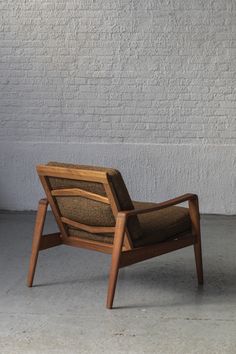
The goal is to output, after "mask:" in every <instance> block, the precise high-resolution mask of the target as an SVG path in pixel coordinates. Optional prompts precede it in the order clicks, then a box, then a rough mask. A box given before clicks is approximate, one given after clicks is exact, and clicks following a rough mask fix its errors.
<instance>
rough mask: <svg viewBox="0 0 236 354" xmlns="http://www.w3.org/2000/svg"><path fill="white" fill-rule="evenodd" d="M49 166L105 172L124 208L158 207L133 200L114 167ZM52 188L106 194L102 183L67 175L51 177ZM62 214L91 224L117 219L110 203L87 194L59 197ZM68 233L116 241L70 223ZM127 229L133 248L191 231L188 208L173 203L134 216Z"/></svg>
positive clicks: (110, 221) (104, 240)
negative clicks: (166, 206)
mask: <svg viewBox="0 0 236 354" xmlns="http://www.w3.org/2000/svg"><path fill="white" fill-rule="evenodd" d="M48 165H50V166H58V167H67V168H76V169H86V170H96V171H104V172H106V173H107V174H108V177H109V179H110V181H111V183H112V185H113V188H114V191H115V193H116V197H117V199H118V201H119V204H120V208H121V210H132V209H134V208H135V209H143V208H150V207H153V206H155V205H156V204H155V203H146V202H132V201H131V199H130V196H129V193H128V191H127V189H126V186H125V183H124V181H123V178H122V176H121V174H120V173H119V172H118V171H117V170H114V169H110V168H103V167H94V166H84V165H72V164H64V163H58V162H50V163H48ZM49 183H50V185H51V188H52V189H60V188H76V187H77V188H81V189H84V190H87V191H89V192H93V193H97V194H100V195H102V196H106V192H105V190H104V187H103V185H102V184H101V183H96V182H86V181H78V180H69V179H64V178H54V177H50V178H49ZM56 201H57V204H58V207H59V210H60V212H61V214H62V216H64V217H67V218H69V219H71V220H74V221H77V222H80V223H82V224H87V225H91V226H115V219H114V216H113V213H112V210H111V207H110V205H108V204H104V203H102V202H99V201H95V200H90V199H87V198H84V197H77V196H76V197H72V196H69V197H65V196H64V197H56ZM67 230H68V234H69V235H71V236H74V237H80V238H85V239H90V240H96V241H101V242H106V243H113V238H114V237H113V236H114V235H113V234H91V233H88V232H85V231H82V230H79V229H76V228H74V227H69V226H67ZM128 230H129V233H130V236H131V238H132V241H133V244H134V247H140V246H144V245H148V244H155V243H158V242H162V241H165V240H167V239H171V238H175V237H177V236H178V235H180V234H183V233H186V232H191V221H190V217H189V213H188V209H186V208H182V207H179V206H173V207H169V208H165V209H161V210H159V211H155V212H152V213H147V214H141V215H138V217H132V218H130V220H129V223H128Z"/></svg>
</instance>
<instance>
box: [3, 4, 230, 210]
mask: <svg viewBox="0 0 236 354" xmlns="http://www.w3.org/2000/svg"><path fill="white" fill-rule="evenodd" d="M235 58H236V2H235V1H234V0H213V1H207V0H198V1H197V0H182V1H181V0H145V1H143V0H79V1H77V0H67V1H65V0H63V1H60V0H40V1H39V0H24V1H22V0H4V1H0V127H1V129H0V141H2V143H3V144H4V142H5V143H6V144H7V143H9V142H11V141H16V142H18V146H19V149H20V148H21V147H23V146H24V144H26V143H28V144H29V145H27V146H28V147H30V146H31V145H30V143H33V144H36V143H38V144H40V143H44V144H45V145H44V146H45V154H44V159H45V160H47V159H50V153H49V154H48V155H46V151H47V150H48V151H50V149H48V145H47V144H49V143H53V142H55V143H57V142H58V143H66V142H71V143H78V144H81V143H84V144H88V143H108V144H111V145H112V144H114V143H130V144H131V145H132V144H134V143H139V144H150V146H151V144H155V145H159V144H161V145H165V146H167V149H168V148H169V149H170V151H173V149H175V146H176V145H178V146H179V145H181V144H187V148H189V149H190V147H191V146H195V145H198V146H199V154H202V150H201V149H200V147H201V146H202V145H207V146H213V145H216V146H217V149H218V148H219V151H221V150H220V147H221V146H222V147H223V146H224V145H229V146H232V150H230V151H232V164H233V163H234V161H235V160H234V156H235V155H234V153H235V147H236V119H235V118H236V113H235V112H236V110H235V109H236V85H235V84H236V59H235ZM3 146H4V145H3ZM5 146H8V145H5ZM109 146H110V145H109ZM2 151H3V150H2ZM189 151H190V150H189ZM200 151H201V152H200ZM205 152H206V151H205ZM29 153H30V148H29ZM12 154H14V153H13V152H12ZM171 154H172V153H170V158H169V160H168V161H167V162H166V163H167V164H169V167H170V170H171V169H172V164H173V163H174V161H172V159H171V156H173V155H171ZM199 156H200V155H199ZM65 158H68V156H66V155H63V154H62V155H61V158H60V159H61V160H63V159H65ZM148 158H149V159H150V163H151V164H152V156H149V157H148ZM201 158H202V156H201ZM75 159H76V158H75ZM82 159H83V160H85V161H84V162H86V161H87V159H86V155H83V157H82ZM190 159H191V157H190ZM3 160H4V161H5V159H4V157H3ZM36 160H37V161H38V160H40V156H38V158H37V159H36ZM76 160H77V161H78V162H79V160H80V159H79V158H78V159H76ZM88 160H89V159H88ZM31 162H32V161H31ZM98 162H99V159H98ZM108 162H110V163H113V160H109V159H108ZM216 162H217V161H216ZM4 164H5V165H6V162H4ZM5 165H4V166H5ZM113 165H114V163H113ZM8 168H9V171H11V166H8ZM157 168H158V166H157ZM127 169H128V167H127ZM180 170H181V169H180ZM23 172H24V170H22V173H23ZM154 172H155V173H156V171H154ZM159 173H161V172H159ZM202 173H203V174H204V171H202ZM214 173H216V171H214ZM228 173H230V171H228ZM231 173H232V170H231ZM198 174H199V172H198V171H196V183H198V179H197V176H198ZM225 178H227V176H225ZM225 181H226V180H225ZM206 184H208V185H210V184H211V179H210V176H208V180H207V183H206ZM3 185H4V182H3ZM215 187H216V188H217V186H215ZM19 188H20V187H19ZM21 188H22V186H21ZM204 188H205V189H204ZM204 188H203V189H201V186H199V193H200V194H201V193H202V194H203V193H204V191H205V190H206V189H207V188H208V187H206V186H205V187H204ZM177 189H178V188H177ZM217 201H218V199H217V198H216V203H217ZM4 202H5V201H3V207H4ZM221 202H222V201H221ZM206 203H207V202H206ZM15 205H19V204H18V201H17V202H16V203H15ZM22 205H23V203H22ZM13 206H14V202H13ZM13 206H12V208H13ZM203 209H204V208H203ZM204 210H206V211H208V212H231V213H234V212H235V213H236V210H235V209H234V207H233V206H231V207H230V208H229V209H227V202H226V200H225V201H224V202H223V205H222V204H221V206H219V207H215V208H214V207H210V206H209V205H207V204H206V205H205V209H204Z"/></svg>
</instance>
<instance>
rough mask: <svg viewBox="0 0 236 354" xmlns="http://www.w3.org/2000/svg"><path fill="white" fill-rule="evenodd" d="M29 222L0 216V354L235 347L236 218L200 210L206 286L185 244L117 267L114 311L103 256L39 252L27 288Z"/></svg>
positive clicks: (30, 216) (68, 250)
mask: <svg viewBox="0 0 236 354" xmlns="http://www.w3.org/2000/svg"><path fill="white" fill-rule="evenodd" d="M34 219H35V214H34V213H6V212H3V213H1V214H0V228H1V230H0V354H8V353H10V354H15V353H24V354H25V353H26V354H27V353H32V354H33V353H40V354H41V353H57V354H60V353H71V354H76V353H109V354H111V353H161V354H165V353H167V354H172V353H174V354H178V353H180V354H185V353H186V354H190V353H201V354H204V353H214V354H217V353H232V354H235V353H236V257H235V255H236V217H234V216H233V217H227V216H210V215H205V216H202V221H201V222H202V238H203V256H204V268H205V285H204V287H203V288H198V286H197V281H196V275H195V264H194V258H193V248H192V247H188V248H186V249H183V250H180V251H176V252H173V253H171V254H168V255H163V256H161V257H158V258H154V259H151V260H149V261H146V262H142V263H139V264H136V265H133V266H130V267H127V268H124V269H122V270H121V271H120V275H119V281H118V287H117V292H116V297H115V303H114V305H115V308H114V310H107V309H106V308H105V298H106V290H107V280H108V270H109V264H110V256H107V255H104V254H101V253H97V252H92V251H87V250H81V249H77V248H72V247H67V246H60V247H55V248H53V249H49V250H46V251H43V252H41V254H40V256H39V262H38V267H37V271H36V277H35V286H34V287H33V288H31V289H29V288H27V287H26V285H25V283H26V274H27V267H28V261H29V255H30V249H31V240H32V230H33V225H34ZM54 230H55V226H54V221H53V219H52V216H51V215H49V217H48V220H47V225H46V230H45V231H46V232H53V231H54Z"/></svg>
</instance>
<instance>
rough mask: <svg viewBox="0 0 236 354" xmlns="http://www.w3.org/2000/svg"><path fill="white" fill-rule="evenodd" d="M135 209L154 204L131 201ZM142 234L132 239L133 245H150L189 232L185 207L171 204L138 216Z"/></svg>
mask: <svg viewBox="0 0 236 354" xmlns="http://www.w3.org/2000/svg"><path fill="white" fill-rule="evenodd" d="M133 204H134V207H135V209H145V208H150V207H153V206H155V205H156V204H155V203H144V202H135V201H133ZM138 219H139V222H140V225H141V228H142V231H143V236H142V237H141V238H140V239H138V240H134V246H135V247H139V246H144V245H150V244H154V243H157V242H162V241H165V240H167V239H171V238H175V237H176V236H177V235H179V234H181V233H185V232H188V231H189V232H191V221H190V217H189V212H188V209H187V208H183V207H178V206H172V207H168V208H165V209H161V210H158V211H155V212H152V213H147V214H141V215H139V216H138Z"/></svg>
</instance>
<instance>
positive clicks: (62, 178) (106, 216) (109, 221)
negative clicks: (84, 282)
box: [28, 162, 203, 309]
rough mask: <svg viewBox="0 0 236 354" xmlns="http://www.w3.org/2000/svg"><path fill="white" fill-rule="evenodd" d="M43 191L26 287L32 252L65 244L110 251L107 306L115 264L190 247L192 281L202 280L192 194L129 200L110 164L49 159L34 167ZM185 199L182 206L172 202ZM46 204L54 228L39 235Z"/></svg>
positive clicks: (33, 261)
mask: <svg viewBox="0 0 236 354" xmlns="http://www.w3.org/2000/svg"><path fill="white" fill-rule="evenodd" d="M37 172H38V175H39V178H40V180H41V182H42V185H43V188H44V190H45V193H46V198H45V199H41V200H40V201H39V205H38V211H37V216H36V222H35V230H34V236H33V245H32V254H31V258H30V266H29V273H28V286H29V287H31V286H32V283H33V278H34V273H35V268H36V263H37V258H38V253H39V251H41V250H44V249H47V248H50V247H54V246H58V245H62V244H64V245H69V246H76V247H82V248H87V249H90V250H95V251H100V252H104V253H108V254H112V259H111V269H110V275H109V284H108V294H107V308H109V309H111V308H112V305H113V299H114V294H115V288H116V283H117V276H118V271H119V269H120V268H122V267H125V266H128V265H131V264H134V263H137V262H140V261H144V260H146V259H149V258H152V257H156V256H159V255H162V254H164V253H168V252H171V251H175V250H178V249H180V248H183V247H187V246H191V245H193V246H194V251H195V261H196V268H197V276H198V283H199V284H202V283H203V269H202V254H201V235H200V221H199V219H200V217H199V208H198V197H197V195H195V194H184V195H182V196H180V197H177V198H175V199H171V200H168V201H165V202H163V203H158V204H156V203H143V202H132V201H131V199H130V196H129V193H128V191H127V189H126V186H125V183H124V181H123V179H122V176H121V174H120V173H119V172H118V171H117V170H114V169H109V168H102V167H93V166H81V165H71V164H62V163H57V162H50V163H48V164H47V165H39V166H37ZM183 202H188V208H183V207H179V206H175V205H177V204H180V203H183ZM48 204H50V206H51V209H52V212H53V214H54V217H55V219H56V222H57V225H58V227H59V232H56V233H53V234H48V235H43V226H44V221H45V217H46V212H47V207H48Z"/></svg>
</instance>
